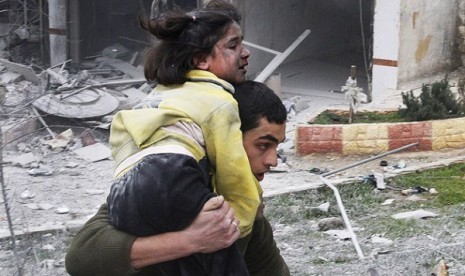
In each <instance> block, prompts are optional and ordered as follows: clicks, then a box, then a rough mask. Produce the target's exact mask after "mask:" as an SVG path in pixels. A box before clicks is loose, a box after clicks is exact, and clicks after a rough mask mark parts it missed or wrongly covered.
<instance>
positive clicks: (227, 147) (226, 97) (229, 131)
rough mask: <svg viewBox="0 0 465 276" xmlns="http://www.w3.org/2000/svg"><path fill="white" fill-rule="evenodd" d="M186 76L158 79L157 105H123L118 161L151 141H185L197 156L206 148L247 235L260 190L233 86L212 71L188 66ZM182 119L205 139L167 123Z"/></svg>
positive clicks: (218, 187) (116, 122)
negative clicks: (173, 81)
mask: <svg viewBox="0 0 465 276" xmlns="http://www.w3.org/2000/svg"><path fill="white" fill-rule="evenodd" d="M188 78H189V81H187V82H186V83H184V84H182V85H173V86H169V87H166V86H162V85H158V86H157V87H156V88H155V89H154V91H153V92H152V93H150V95H149V97H148V99H152V100H153V99H156V100H155V102H156V101H158V102H157V103H156V104H157V105H158V108H142V109H133V110H123V111H120V112H118V113H117V114H116V115H115V118H114V119H113V122H112V126H111V133H110V145H111V149H112V154H113V157H114V158H115V162H116V166H119V165H121V164H123V163H124V162H123V161H124V160H126V159H127V158H128V157H130V156H131V155H134V154H135V153H137V152H140V151H141V150H144V149H147V148H149V147H152V146H173V145H174V146H181V147H183V148H185V149H187V150H188V151H189V152H190V153H191V154H192V156H193V157H194V158H195V159H196V160H197V161H199V160H200V159H202V158H203V157H204V156H205V151H206V155H207V157H208V160H209V162H210V164H211V167H212V173H213V183H212V185H213V189H214V191H215V192H216V193H217V194H220V195H223V196H224V197H225V199H226V200H227V201H228V202H229V204H230V205H231V207H232V208H233V209H234V210H235V213H236V217H237V218H238V219H239V220H240V222H241V223H240V231H241V237H244V236H246V235H248V234H249V233H250V232H251V230H252V225H253V222H254V220H255V215H256V212H257V208H258V206H259V204H260V197H259V195H260V194H261V193H262V190H261V188H260V184H259V183H258V181H257V180H256V178H255V177H254V176H253V174H252V171H251V169H250V164H249V161H248V158H247V155H246V152H245V150H244V148H243V144H242V132H241V131H240V118H239V111H238V107H237V102H236V101H235V100H234V98H233V96H232V93H234V88H233V86H232V85H231V84H229V83H228V82H225V81H223V80H221V79H219V78H217V77H216V76H215V75H214V74H212V73H210V72H208V71H202V70H193V71H190V72H189V73H188ZM179 122H186V123H194V124H195V125H197V126H198V127H200V129H201V134H202V135H203V139H204V141H205V145H202V144H201V143H198V139H197V142H196V141H194V140H193V139H192V137H188V136H186V135H183V134H179V133H177V132H176V131H172V130H171V129H169V126H172V125H175V124H177V123H179ZM125 169H127V168H124V170H125ZM124 170H121V171H123V172H124Z"/></svg>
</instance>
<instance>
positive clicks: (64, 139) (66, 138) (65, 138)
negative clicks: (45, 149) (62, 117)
mask: <svg viewBox="0 0 465 276" xmlns="http://www.w3.org/2000/svg"><path fill="white" fill-rule="evenodd" d="M73 138H74V133H73V130H72V129H70V128H69V129H67V130H65V131H64V132H62V133H60V134H58V135H57V136H56V137H55V138H53V139H51V140H48V141H45V142H44V144H46V145H48V146H50V147H51V148H52V149H56V148H66V147H67V146H68V144H69V143H71V142H72V141H73Z"/></svg>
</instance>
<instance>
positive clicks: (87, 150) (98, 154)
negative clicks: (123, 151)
mask: <svg viewBox="0 0 465 276" xmlns="http://www.w3.org/2000/svg"><path fill="white" fill-rule="evenodd" d="M74 153H76V155H77V156H78V157H79V158H82V159H84V160H87V161H89V162H97V161H100V160H104V159H108V158H110V157H111V151H110V149H109V148H108V147H107V146H105V145H103V144H102V143H95V144H93V145H90V146H87V147H83V148H79V149H75V150H74Z"/></svg>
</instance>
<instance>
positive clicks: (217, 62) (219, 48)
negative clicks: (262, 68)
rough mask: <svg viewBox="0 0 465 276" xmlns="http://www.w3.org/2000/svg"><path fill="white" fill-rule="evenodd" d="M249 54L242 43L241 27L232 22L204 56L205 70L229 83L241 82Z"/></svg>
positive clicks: (245, 71)
mask: <svg viewBox="0 0 465 276" xmlns="http://www.w3.org/2000/svg"><path fill="white" fill-rule="evenodd" d="M249 56H250V52H249V50H247V49H246V48H244V45H243V44H242V31H241V28H240V26H239V24H237V23H233V24H231V26H230V27H229V28H228V30H227V32H226V34H225V35H224V36H223V37H222V38H221V39H220V40H219V41H218V42H217V43H216V44H215V46H214V48H213V52H212V53H211V54H210V55H208V56H207V57H206V58H205V59H206V62H207V63H208V69H207V70H208V71H210V72H212V73H213V74H215V75H216V76H217V77H218V78H220V79H223V80H225V81H227V82H229V83H232V84H235V83H241V82H243V81H244V80H245V74H246V73H247V69H246V68H245V67H246V66H247V64H248V61H247V59H248V58H249Z"/></svg>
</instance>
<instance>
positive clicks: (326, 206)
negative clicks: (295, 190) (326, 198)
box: [311, 202, 330, 213]
mask: <svg viewBox="0 0 465 276" xmlns="http://www.w3.org/2000/svg"><path fill="white" fill-rule="evenodd" d="M329 206H330V205H329V202H325V203H322V204H320V205H318V206H317V207H311V209H315V210H319V211H321V212H324V213H327V212H328V211H329Z"/></svg>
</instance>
